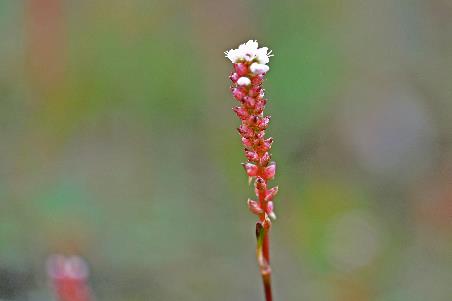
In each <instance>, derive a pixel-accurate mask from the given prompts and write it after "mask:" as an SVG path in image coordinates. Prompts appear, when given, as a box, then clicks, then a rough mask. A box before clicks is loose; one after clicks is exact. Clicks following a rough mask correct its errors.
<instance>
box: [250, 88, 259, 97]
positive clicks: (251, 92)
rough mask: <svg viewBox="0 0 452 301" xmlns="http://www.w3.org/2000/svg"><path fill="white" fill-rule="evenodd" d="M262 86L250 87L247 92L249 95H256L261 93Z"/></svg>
mask: <svg viewBox="0 0 452 301" xmlns="http://www.w3.org/2000/svg"><path fill="white" fill-rule="evenodd" d="M261 91H262V88H261V87H259V86H255V87H252V88H251V89H250V91H249V92H248V95H249V96H251V97H256V96H258V95H260V94H261Z"/></svg>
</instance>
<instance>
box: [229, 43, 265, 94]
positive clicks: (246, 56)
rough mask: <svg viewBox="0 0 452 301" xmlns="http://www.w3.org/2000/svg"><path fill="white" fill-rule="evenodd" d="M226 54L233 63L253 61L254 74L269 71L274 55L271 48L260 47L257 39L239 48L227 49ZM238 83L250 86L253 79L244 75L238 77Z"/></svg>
mask: <svg viewBox="0 0 452 301" xmlns="http://www.w3.org/2000/svg"><path fill="white" fill-rule="evenodd" d="M224 54H226V57H227V58H228V59H230V60H231V62H232V63H233V64H235V63H240V62H248V63H251V65H250V71H251V72H252V73H254V74H264V73H267V72H268V70H270V67H268V66H267V63H268V62H269V61H270V57H271V56H273V54H272V51H271V50H270V51H268V48H267V47H261V48H259V44H258V43H257V41H253V40H249V41H248V42H246V43H244V44H241V45H240V46H239V48H237V49H231V50H228V51H225V53H224ZM237 84H238V85H239V86H248V85H250V84H251V80H250V79H249V78H248V77H246V76H243V77H240V78H239V79H238V81H237Z"/></svg>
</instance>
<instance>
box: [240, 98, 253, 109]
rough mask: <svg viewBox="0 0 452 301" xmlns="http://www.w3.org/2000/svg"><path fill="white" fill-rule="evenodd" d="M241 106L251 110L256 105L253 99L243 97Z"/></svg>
mask: <svg viewBox="0 0 452 301" xmlns="http://www.w3.org/2000/svg"><path fill="white" fill-rule="evenodd" d="M243 104H244V105H245V106H247V107H248V108H252V107H254V105H255V104H256V99H254V98H252V97H250V96H245V97H243Z"/></svg>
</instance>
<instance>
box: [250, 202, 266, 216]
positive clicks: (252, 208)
mask: <svg viewBox="0 0 452 301" xmlns="http://www.w3.org/2000/svg"><path fill="white" fill-rule="evenodd" d="M247 204H248V209H250V211H251V212H252V213H254V214H256V215H259V214H262V213H264V210H262V208H261V207H260V206H259V204H258V203H257V202H256V201H253V200H251V199H248V202H247Z"/></svg>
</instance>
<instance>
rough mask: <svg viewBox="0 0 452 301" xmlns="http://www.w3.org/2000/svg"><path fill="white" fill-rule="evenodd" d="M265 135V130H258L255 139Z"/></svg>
mask: <svg viewBox="0 0 452 301" xmlns="http://www.w3.org/2000/svg"><path fill="white" fill-rule="evenodd" d="M264 136H265V131H259V132H257V133H256V139H262V138H264Z"/></svg>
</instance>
